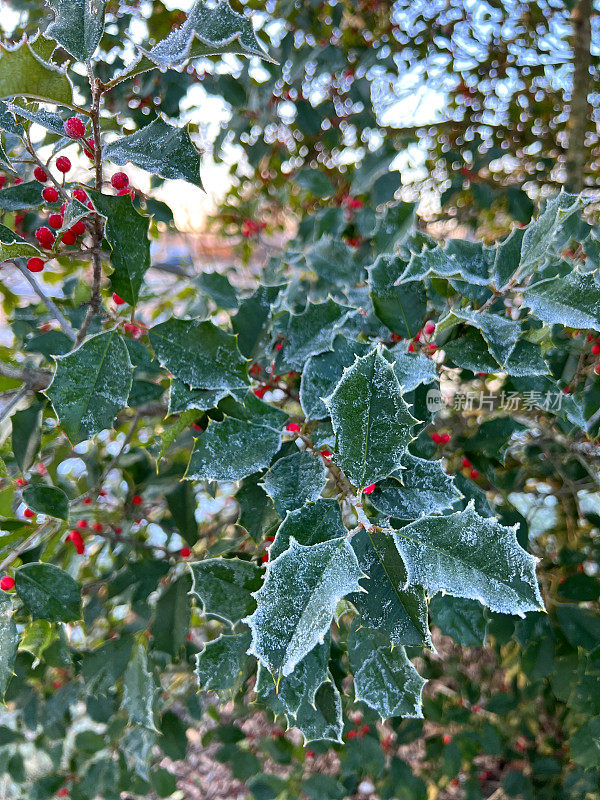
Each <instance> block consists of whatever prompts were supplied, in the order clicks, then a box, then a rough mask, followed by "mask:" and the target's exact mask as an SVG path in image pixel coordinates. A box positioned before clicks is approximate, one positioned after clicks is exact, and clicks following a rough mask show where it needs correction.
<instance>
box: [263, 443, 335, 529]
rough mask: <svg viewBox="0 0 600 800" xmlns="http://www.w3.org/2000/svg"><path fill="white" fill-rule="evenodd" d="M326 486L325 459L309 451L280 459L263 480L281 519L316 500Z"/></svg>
mask: <svg viewBox="0 0 600 800" xmlns="http://www.w3.org/2000/svg"><path fill="white" fill-rule="evenodd" d="M326 483H327V471H326V469H325V464H324V463H323V459H322V458H320V457H319V456H314V455H312V454H311V453H308V452H306V451H303V452H299V453H292V455H290V456H285V457H284V458H279V459H278V460H277V461H276V462H275V463H274V464H273V466H272V467H271V469H270V470H269V471H268V472H267V474H266V475H265V478H264V485H265V489H266V491H267V493H268V494H269V495H270V497H272V498H273V502H274V503H275V508H276V509H277V511H278V513H279V514H280V515H281V516H282V517H283V516H285V512H286V511H294V510H295V509H297V508H300V506H303V505H304V503H305V502H306V501H310V500H316V499H317V498H318V497H319V496H320V495H321V492H322V491H323V489H324V488H325V484H326Z"/></svg>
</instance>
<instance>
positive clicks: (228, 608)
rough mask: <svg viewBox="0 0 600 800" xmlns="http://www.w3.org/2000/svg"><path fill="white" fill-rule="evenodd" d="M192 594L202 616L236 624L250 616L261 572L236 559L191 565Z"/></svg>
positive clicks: (198, 562)
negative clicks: (208, 615)
mask: <svg viewBox="0 0 600 800" xmlns="http://www.w3.org/2000/svg"><path fill="white" fill-rule="evenodd" d="M190 569H191V572H192V578H193V580H192V593H193V594H194V595H196V597H197V598H198V600H200V602H201V603H202V609H203V613H204V614H210V615H211V616H215V617H218V618H219V619H223V620H225V621H226V622H230V623H231V624H232V625H235V623H236V622H239V621H240V620H241V619H242V618H243V617H246V616H247V615H248V614H251V613H252V612H253V611H254V609H255V607H256V602H255V600H254V597H253V596H252V593H253V592H255V591H256V590H257V589H258V588H259V587H260V585H261V582H262V570H261V568H260V567H259V566H258V565H257V564H254V563H252V562H251V561H240V560H239V559H238V558H207V559H205V560H204V561H196V562H194V563H193V564H190Z"/></svg>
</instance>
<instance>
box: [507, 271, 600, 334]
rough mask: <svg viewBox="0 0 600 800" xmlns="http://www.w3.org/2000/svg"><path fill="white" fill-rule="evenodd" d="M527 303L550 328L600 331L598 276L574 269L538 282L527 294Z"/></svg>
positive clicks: (525, 296)
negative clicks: (563, 327)
mask: <svg viewBox="0 0 600 800" xmlns="http://www.w3.org/2000/svg"><path fill="white" fill-rule="evenodd" d="M523 304H524V305H526V306H528V307H529V308H530V309H531V311H532V313H533V314H535V316H536V317H538V319H541V320H542V322H545V323H546V325H556V324H558V325H564V326H565V327H566V328H584V329H586V328H593V329H595V330H598V329H599V328H600V285H599V284H598V283H597V280H596V277H595V275H594V273H586V272H580V271H579V270H573V272H569V273H567V274H566V275H563V276H562V277H554V278H548V279H547V280H544V281H539V282H538V283H534V284H532V285H531V286H529V287H528V288H527V289H525V291H524V292H523Z"/></svg>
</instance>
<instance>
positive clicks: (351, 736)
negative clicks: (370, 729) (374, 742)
mask: <svg viewBox="0 0 600 800" xmlns="http://www.w3.org/2000/svg"><path fill="white" fill-rule="evenodd" d="M357 736H358V731H349V732H348V739H356V737H357Z"/></svg>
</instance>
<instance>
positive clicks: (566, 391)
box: [563, 386, 573, 394]
mask: <svg viewBox="0 0 600 800" xmlns="http://www.w3.org/2000/svg"><path fill="white" fill-rule="evenodd" d="M572 391H573V390H572V389H571V387H570V386H565V388H564V389H563V392H564V393H565V394H571V392H572Z"/></svg>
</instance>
